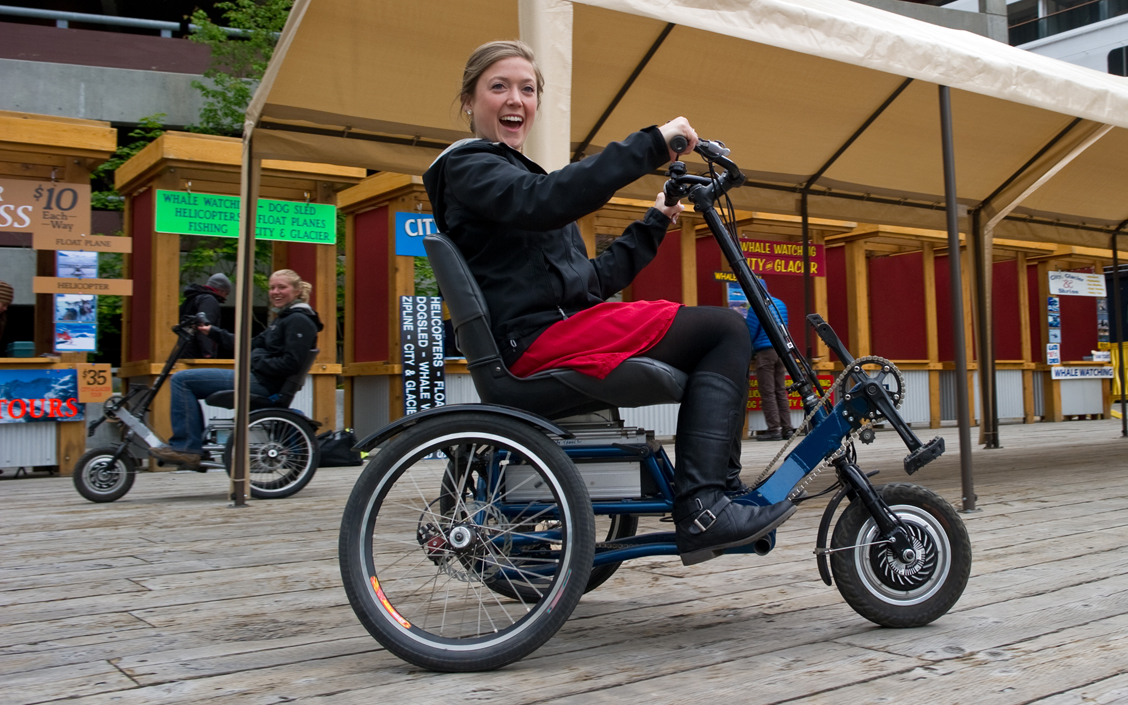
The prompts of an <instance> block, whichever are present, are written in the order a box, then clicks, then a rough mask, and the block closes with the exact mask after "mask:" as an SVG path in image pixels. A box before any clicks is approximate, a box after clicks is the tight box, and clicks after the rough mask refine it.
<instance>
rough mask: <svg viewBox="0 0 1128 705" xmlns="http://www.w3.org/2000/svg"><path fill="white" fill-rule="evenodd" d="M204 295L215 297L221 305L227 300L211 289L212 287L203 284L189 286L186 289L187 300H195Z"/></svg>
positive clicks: (185, 296)
mask: <svg viewBox="0 0 1128 705" xmlns="http://www.w3.org/2000/svg"><path fill="white" fill-rule="evenodd" d="M202 294H206V295H208V296H214V297H215V298H216V299H218V300H219V302H220V303H223V302H225V301H226V300H227V297H226V296H224V295H223V294H221V293H220V292H218V291H216V290H215V289H213V288H211V287H210V286H204V285H203V284H189V285H188V286H187V288H185V289H184V299H185V300H188V299H194V298H196V297H197V296H200V295H202Z"/></svg>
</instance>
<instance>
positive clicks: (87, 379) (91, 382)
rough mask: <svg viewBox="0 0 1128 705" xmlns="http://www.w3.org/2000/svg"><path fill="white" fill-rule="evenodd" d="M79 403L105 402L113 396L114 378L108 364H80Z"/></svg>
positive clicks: (78, 366) (76, 367)
mask: <svg viewBox="0 0 1128 705" xmlns="http://www.w3.org/2000/svg"><path fill="white" fill-rule="evenodd" d="M75 369H76V370H78V401H79V403H80V404H86V403H88V402H94V403H98V402H103V401H106V400H107V399H109V398H110V395H111V394H113V377H112V373H111V372H110V366H109V365H108V364H92V365H87V364H78V365H75Z"/></svg>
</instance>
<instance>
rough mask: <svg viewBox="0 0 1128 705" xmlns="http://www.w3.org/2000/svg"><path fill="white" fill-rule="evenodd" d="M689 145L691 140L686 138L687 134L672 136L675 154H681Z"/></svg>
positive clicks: (671, 140) (671, 142)
mask: <svg viewBox="0 0 1128 705" xmlns="http://www.w3.org/2000/svg"><path fill="white" fill-rule="evenodd" d="M688 146H689V140H687V139H686V138H685V135H674V136H673V137H671V138H670V149H672V150H674V154H681V153H682V152H684V151H685V148H686V147H688Z"/></svg>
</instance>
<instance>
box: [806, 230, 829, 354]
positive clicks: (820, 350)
mask: <svg viewBox="0 0 1128 705" xmlns="http://www.w3.org/2000/svg"><path fill="white" fill-rule="evenodd" d="M811 241H812V242H814V243H815V244H816V245H819V246H821V247H822V248H823V253H824V256H825V253H826V234H825V233H821V232H817V231H816V232H814V233H812V237H811ZM824 259H825V257H824ZM811 278H812V279H813V280H814V286H813V289H814V298H815V301H814V306H815V313H817V314H819V315H820V316H822V317H823V320H824V321H825V320H827V319H829V318H830V309H829V304H828V303H827V294H826V272H823V275H822V276H821V277H811ZM803 325H804V326H806V325H807V322H806V321H804V322H803ZM814 342H815V345H814V353H815V357H817V358H820V359H822V360H823V361H824V362H825V363H827V364H829V363H830V348H828V347H827V346H826V343H824V342H823V340H822V338H820V337H818V336H817V335H816V336H814Z"/></svg>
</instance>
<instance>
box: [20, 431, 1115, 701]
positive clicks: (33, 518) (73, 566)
mask: <svg viewBox="0 0 1128 705" xmlns="http://www.w3.org/2000/svg"><path fill="white" fill-rule="evenodd" d="M934 433H935V432H928V431H927V430H926V431H924V434H927V435H928V436H929V437H931V435H934ZM940 433H941V434H942V435H943V436H945V438H946V439H947V442H948V448H949V453H948V455H946V456H945V457H943V458H941V459H940V460H938V461H936V462H935V463H933V464H932V465H930V466H929V467H927V468H926V469H924V470H923V471H921V472H920V473H918V475H917V476H916V477H915V478H913V479H914V481H916V482H918V483H919V484H923V485H926V486H928V487H931V488H932V489H934V490H936V491H938V492H940V493H941V494H942V495H943V496H944V497H946V498H947V499H948V500H949V501H951V502H952V503H953V504H955V505H957V506H959V504H960V496H961V495H960V481H959V463H958V455H957V453H956V452H955V449H956V446H957V441H956V434H955V430H954V429H943V430H942V431H941V432H940ZM973 433H974V432H973ZM1119 436H1120V422H1119V421H1087V422H1072V423H1060V424H1036V425H1031V426H1004V427H1003V428H1002V433H1001V437H1002V439H1003V443H1004V445H1005V446H1006V447H1005V448H1004V449H1002V450H992V451H987V450H979V449H977V450H976V451H975V453H974V458H975V471H976V483H977V484H976V489H977V492H978V495H979V506H980V509H981V511H979V512H978V513H974V514H968V515H964V516H965V521H966V522H967V525H968V529H969V532H970V534H971V538H972V544H973V546H974V556H975V557H974V564H973V568H972V577H971V581H970V583H969V585H968V588H967V590H966V592H965V593H964V595H963V598H962V599H961V600H960V602H959V603H958V604H957V605H956V606H955V608H954V609H953V610H952V611H951V612H950V613H949V614H948V615H946V616H944V617H942V618H941V619H939V620H938V621H937V622H935V623H934V624H932V625H930V626H928V627H924V628H920V629H913V630H891V629H881V628H877V627H875V626H873V625H872V624H870V623H869V622H867V621H865V620H864V619H862V618H861V617H859V616H858V615H857V614H855V613H854V612H853V611H852V610H851V609H850V608H849V607H848V606H847V605H846V604H845V603H844V602H843V601H842V599H841V598H840V596H839V595H838V593H837V591H836V590H835V589H834V588H829V587H826V586H825V585H823V584H822V582H821V581H820V580H819V578H818V574H817V572H816V568H815V563H814V560H813V558H812V554H811V549H812V546H813V543H814V537H815V529H816V527H817V524H818V521H819V517H820V514H821V512H820V507H821V505H819V506H806V507H804V508H803V509H802V510H801V511H800V512H799V513H798V514H797V515H796V516H795V517H794V518H793V519H792V520H791V521H790V522H788V523H787V524H786V525H785V526H784V527H783V528H782V529H781V531H780V535H779V547H778V548H777V549H776V550H775V551H774V552H772V553H771V554H770V555H768V556H766V557H756V556H731V557H724V558H721V559H718V560H714V561H710V562H708V563H704V564H701V565H698V566H694V567H692V568H683V567H682V565H681V563H680V562H679V561H678V560H677V559H676V558H654V559H645V560H640V561H635V562H633V563H629V564H627V566H625V567H624V568H623V569H622V570H620V571H619V572H618V573H617V574H616V575H615V577H614V578H612V579H611V580H610V581H609V582H608V583H607V584H606V585H604V586H603V587H601V588H600V589H599V590H597V591H595V592H593V593H591V594H589V595H587V596H585V598H584V600H583V601H582V602H581V604H580V606H579V608H578V609H577V610H576V612H575V613H574V614H573V616H572V619H571V620H570V621H569V622H568V623H567V624H566V625H565V626H564V628H563V629H561V631H560V632H559V633H558V634H557V635H556V636H555V637H554V638H553V639H552V640H551V641H549V642H548V644H547V645H545V646H544V647H542V648H541V649H540V650H539V651H537V652H536V653H534V654H533V655H532V656H530V657H529V658H526V659H525V660H523V661H521V662H519V663H517V664H514V665H512V666H510V667H508V668H506V669H503V670H501V671H497V672H494V673H484V674H464V675H452V674H433V673H428V672H425V671H420V670H418V669H416V668H414V667H410V666H408V665H406V664H405V663H403V662H401V661H399V660H398V659H396V658H395V657H393V656H391V655H390V654H388V653H387V652H385V651H384V650H383V649H382V648H380V647H379V646H378V644H377V643H376V642H375V641H373V640H372V639H371V638H370V637H369V636H368V634H367V633H366V632H365V631H364V629H363V628H362V627H361V626H360V624H359V623H358V622H357V620H356V618H355V617H354V616H353V613H352V610H351V609H350V608H349V606H348V603H347V601H346V598H345V595H344V591H343V590H342V588H341V586H340V576H339V573H338V569H337V530H338V522H339V521H340V513H341V510H342V508H343V505H344V502H345V498H346V497H347V495H348V492H349V490H350V489H351V487H352V483H353V481H354V480H355V478H356V475H357V474H358V469H357V468H337V469H327V470H322V471H320V472H319V473H318V475H317V476H316V477H315V478H314V480H313V482H312V483H311V484H310V485H309V487H307V488H306V489H305V490H303V491H302V492H301V493H300V494H299V495H297V496H295V497H292V498H290V499H287V500H279V501H273V502H253V503H252V505H251V506H250V507H249V508H245V509H231V508H228V507H227V506H226V502H225V500H224V495H225V493H226V477H225V476H224V475H222V474H216V473H211V474H207V475H200V474H196V473H162V474H155V475H150V474H144V475H141V476H140V477H138V478H137V483H136V484H135V485H134V488H133V490H132V492H131V493H130V494H129V495H127V496H126V497H125V498H123V499H122V500H119V501H118V502H116V503H113V504H108V505H95V504H91V503H89V502H86V501H85V500H83V499H82V498H81V497H79V495H78V494H77V493H76V492H75V491H74V488H73V486H72V485H71V482H70V480H69V479H65V478H31V479H28V478H21V479H7V476H5V478H2V479H0V537H2V538H0V703H4V704H7V705H22V704H25V703H26V704H30V703H41V702H49V701H58V700H66V701H67V702H68V703H82V704H83V705H87V704H89V705H94V704H95V703H97V704H99V705H102V704H106V705H109V704H115V705H142V704H150V703H229V702H230V703H241V704H242V703H247V704H254V705H260V704H261V705H268V704H272V703H281V702H294V701H301V702H310V703H354V702H355V703H360V702H364V703H430V702H445V703H449V702H474V703H505V704H506V705H511V704H518V703H591V702H616V703H622V702H627V703H632V702H640V703H643V702H645V703H683V702H696V701H699V700H709V701H712V702H717V703H724V704H726V705H727V704H728V703H778V702H801V703H851V704H853V703H928V704H930V705H937V704H943V703H969V704H974V705H989V704H994V703H1029V702H1039V703H1053V704H1054V705H1066V704H1072V703H1114V702H1128V440H1124V439H1121V438H1120V437H1119ZM776 448H777V446H776V444H774V443H753V442H746V443H745V445H744V457H745V467H746V468H747V470H746V473H745V474H746V479H749V480H750V479H752V478H753V477H755V475H756V474H757V473H758V470H759V468H761V467H762V466H763V465H764V464H765V463H766V462H767V460H768V458H770V456H771V455H773V454H774V451H775V449H776ZM859 455H860V460H861V463H862V465H863V467H864V468H865V469H866V470H875V469H876V470H881V474H880V475H879V476H878V477H877V478H876V481H879V482H881V481H884V482H890V481H903V480H905V479H906V478H905V475H904V473H903V472H901V470H900V464H901V458H902V457H903V455H904V448H903V446H901V445H900V442H899V441H898V439H897V438H896V437H895V436H894V435H893V434H892V433H889V432H883V433H880V434H879V436H878V441H877V442H876V443H875V444H874V445H872V446H863V447H861V449H860V453H859ZM816 484H819V483H816ZM816 501H818V500H816ZM814 504H815V503H814V502H812V505H814Z"/></svg>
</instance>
